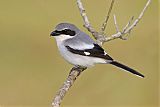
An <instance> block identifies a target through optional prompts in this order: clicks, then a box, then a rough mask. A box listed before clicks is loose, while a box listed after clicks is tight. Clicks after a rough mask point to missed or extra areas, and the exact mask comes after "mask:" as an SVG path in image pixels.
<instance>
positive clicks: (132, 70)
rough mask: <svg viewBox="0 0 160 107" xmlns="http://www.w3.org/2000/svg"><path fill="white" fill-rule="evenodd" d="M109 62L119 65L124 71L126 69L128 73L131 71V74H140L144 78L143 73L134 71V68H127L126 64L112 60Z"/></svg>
mask: <svg viewBox="0 0 160 107" xmlns="http://www.w3.org/2000/svg"><path fill="white" fill-rule="evenodd" d="M110 64H112V65H115V66H117V67H120V68H122V69H124V70H126V71H128V72H130V73H132V74H135V75H137V76H140V77H142V78H144V75H143V74H141V73H139V72H137V71H135V70H134V69H132V68H129V67H128V66H126V65H123V64H121V63H119V62H116V61H113V62H110Z"/></svg>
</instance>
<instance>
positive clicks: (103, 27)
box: [101, 0, 115, 33]
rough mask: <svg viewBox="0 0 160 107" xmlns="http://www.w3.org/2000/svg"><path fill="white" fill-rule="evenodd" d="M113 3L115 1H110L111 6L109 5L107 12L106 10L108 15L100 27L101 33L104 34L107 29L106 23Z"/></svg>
mask: <svg viewBox="0 0 160 107" xmlns="http://www.w3.org/2000/svg"><path fill="white" fill-rule="evenodd" d="M114 1H115V0H112V2H111V4H110V7H109V10H108V13H107V16H106V17H105V20H104V22H103V24H102V27H101V32H102V33H104V31H105V29H106V27H107V22H108V19H109V17H110V14H111V11H112V7H113V5H114Z"/></svg>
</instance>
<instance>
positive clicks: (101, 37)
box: [52, 0, 151, 107]
mask: <svg viewBox="0 0 160 107" xmlns="http://www.w3.org/2000/svg"><path fill="white" fill-rule="evenodd" d="M76 1H77V6H78V8H79V11H80V14H81V16H82V18H83V21H84V27H85V28H86V29H87V30H88V31H89V32H90V33H92V35H93V37H94V38H95V39H96V41H97V43H98V44H99V45H102V44H103V43H104V42H108V41H111V40H114V39H117V38H120V39H122V40H126V39H127V38H124V37H123V36H124V35H125V34H129V33H130V32H131V30H132V29H133V28H134V27H135V26H136V25H137V24H138V22H139V21H140V20H141V18H142V16H143V15H144V12H145V11H146V9H147V7H148V6H149V4H150V2H151V0H148V1H147V3H146V5H145V6H144V8H143V10H142V11H141V13H140V15H139V16H138V18H137V19H135V21H134V22H133V23H132V24H131V21H133V17H132V18H131V19H130V20H129V22H128V23H127V24H126V26H125V27H124V28H123V30H122V31H120V30H119V28H118V25H117V21H116V16H115V15H114V24H115V28H116V33H115V34H113V35H111V36H107V37H106V36H105V34H104V30H105V28H106V26H107V21H108V19H109V16H110V13H111V10H112V7H113V3H114V0H112V2H111V6H110V8H109V11H108V14H107V16H106V19H105V21H104V23H103V24H102V28H101V32H97V31H96V30H95V29H94V28H93V27H92V26H91V24H90V22H89V20H88V17H87V15H86V12H85V9H84V7H83V4H82V2H81V0H76ZM85 69H86V68H84V67H73V68H72V69H71V71H70V74H69V76H68V77H67V80H66V81H65V82H64V83H63V85H62V87H61V88H60V89H59V90H58V93H57V94H56V96H55V97H54V99H53V102H52V107H59V106H60V104H61V102H62V100H63V98H64V96H65V94H66V93H67V92H68V90H69V89H70V87H71V86H72V85H73V83H74V82H75V80H76V78H77V77H78V76H79V75H80V73H81V72H82V71H84V70H85Z"/></svg>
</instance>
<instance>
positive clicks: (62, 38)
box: [54, 34, 73, 42]
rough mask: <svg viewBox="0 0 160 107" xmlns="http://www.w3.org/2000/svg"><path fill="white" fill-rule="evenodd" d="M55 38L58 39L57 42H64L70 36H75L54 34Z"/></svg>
mask: <svg viewBox="0 0 160 107" xmlns="http://www.w3.org/2000/svg"><path fill="white" fill-rule="evenodd" d="M54 38H55V39H56V41H57V42H62V41H64V40H66V39H70V38H73V36H70V35H63V34H62V35H59V36H54Z"/></svg>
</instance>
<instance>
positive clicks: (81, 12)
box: [77, 0, 95, 34]
mask: <svg viewBox="0 0 160 107" xmlns="http://www.w3.org/2000/svg"><path fill="white" fill-rule="evenodd" d="M77 6H78V8H79V11H80V14H81V16H82V18H83V21H84V27H86V28H87V29H88V31H89V32H91V33H92V34H93V33H94V32H95V30H94V28H93V27H92V26H91V24H90V22H89V20H88V17H87V14H86V12H85V9H84V7H83V4H82V2H81V0H77Z"/></svg>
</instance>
